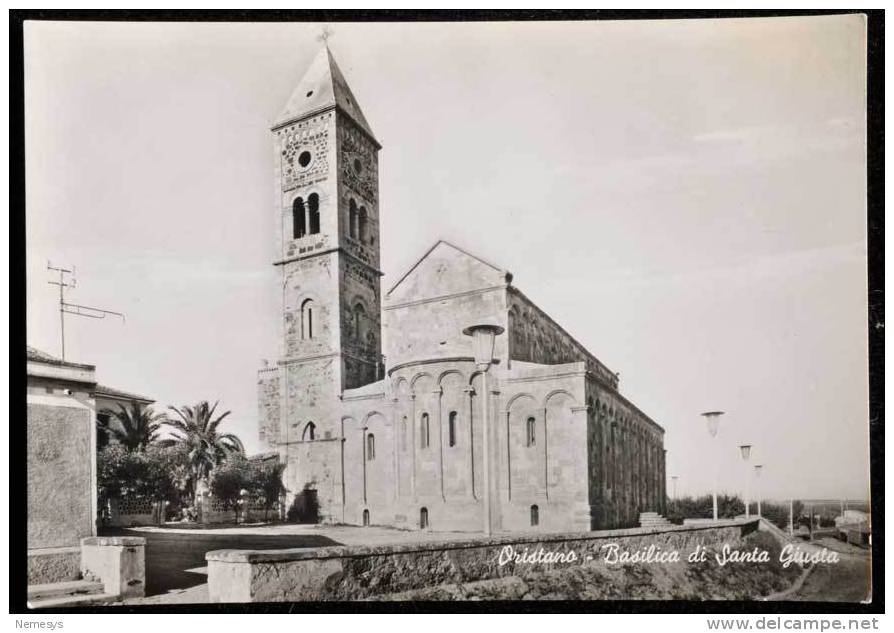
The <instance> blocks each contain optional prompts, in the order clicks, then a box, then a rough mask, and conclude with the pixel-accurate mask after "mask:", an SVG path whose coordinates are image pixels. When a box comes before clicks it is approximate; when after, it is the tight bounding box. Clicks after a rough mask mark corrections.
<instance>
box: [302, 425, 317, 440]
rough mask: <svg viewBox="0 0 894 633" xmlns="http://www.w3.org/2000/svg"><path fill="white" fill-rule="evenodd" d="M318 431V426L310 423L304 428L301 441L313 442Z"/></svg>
mask: <svg viewBox="0 0 894 633" xmlns="http://www.w3.org/2000/svg"><path fill="white" fill-rule="evenodd" d="M316 430H317V426H316V425H315V424H314V423H313V422H308V423H307V426H305V427H304V433H302V434H301V441H302V442H313V441H314V435H315V433H316Z"/></svg>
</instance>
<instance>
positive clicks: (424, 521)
mask: <svg viewBox="0 0 894 633" xmlns="http://www.w3.org/2000/svg"><path fill="white" fill-rule="evenodd" d="M427 527H428V508H422V509H420V510H419V528H420V529H422V530H424V529H425V528H427Z"/></svg>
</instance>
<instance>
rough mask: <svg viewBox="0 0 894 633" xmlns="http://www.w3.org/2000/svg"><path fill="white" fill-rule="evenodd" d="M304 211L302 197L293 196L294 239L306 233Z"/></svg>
mask: <svg viewBox="0 0 894 633" xmlns="http://www.w3.org/2000/svg"><path fill="white" fill-rule="evenodd" d="M304 212H305V209H304V198H295V201H294V202H293V203H292V239H294V240H297V239H298V238H301V237H304V236H305V235H306V234H307V224H306V223H305V218H304Z"/></svg>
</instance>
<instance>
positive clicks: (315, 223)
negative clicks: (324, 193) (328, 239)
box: [307, 193, 320, 235]
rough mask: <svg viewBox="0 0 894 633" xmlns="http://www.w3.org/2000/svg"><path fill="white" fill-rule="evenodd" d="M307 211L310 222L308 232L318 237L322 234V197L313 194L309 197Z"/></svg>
mask: <svg viewBox="0 0 894 633" xmlns="http://www.w3.org/2000/svg"><path fill="white" fill-rule="evenodd" d="M307 211H308V217H309V220H310V221H309V222H308V224H310V230H309V231H308V232H309V233H310V234H311V235H316V234H317V233H319V232H320V196H319V195H318V194H315V193H312V194H310V195H309V196H308V197H307Z"/></svg>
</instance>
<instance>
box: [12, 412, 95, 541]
mask: <svg viewBox="0 0 894 633" xmlns="http://www.w3.org/2000/svg"><path fill="white" fill-rule="evenodd" d="M27 414H28V420H27V428H28V462H27V464H28V548H29V549H31V548H49V547H66V546H68V547H70V546H76V545H78V543H79V541H80V539H81V538H83V537H85V536H90V535H92V534H93V533H94V529H95V521H94V516H93V509H92V508H93V473H92V468H93V461H94V457H93V444H92V440H91V437H92V433H93V432H94V416H93V409H92V408H90V407H87V406H85V405H83V404H81V403H80V402H78V401H77V400H75V399H73V398H71V397H66V396H62V395H54V396H49V395H47V396H32V395H29V397H28V409H27Z"/></svg>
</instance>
